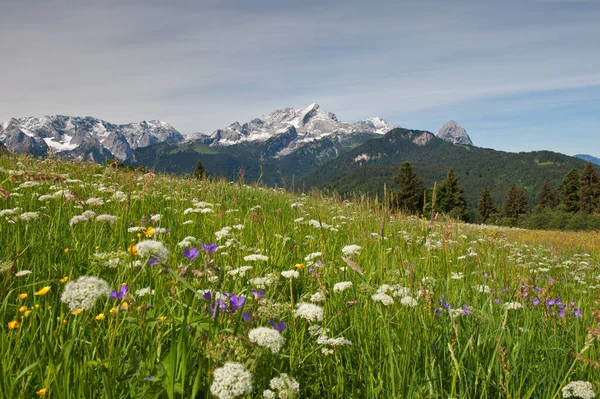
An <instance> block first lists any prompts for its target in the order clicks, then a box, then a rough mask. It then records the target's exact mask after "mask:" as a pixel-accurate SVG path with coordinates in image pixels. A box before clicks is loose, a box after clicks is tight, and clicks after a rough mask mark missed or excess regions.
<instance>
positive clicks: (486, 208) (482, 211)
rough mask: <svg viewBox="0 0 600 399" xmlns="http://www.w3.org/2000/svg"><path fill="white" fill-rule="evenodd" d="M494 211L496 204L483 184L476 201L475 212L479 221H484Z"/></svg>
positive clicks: (486, 186)
mask: <svg viewBox="0 0 600 399" xmlns="http://www.w3.org/2000/svg"><path fill="white" fill-rule="evenodd" d="M496 212H497V210H496V206H495V205H494V201H493V200H492V195H491V194H490V190H489V188H488V185H487V184H484V185H483V191H482V192H481V195H480V196H479V202H477V213H478V214H479V217H480V218H481V221H482V222H485V221H486V220H488V219H489V217H490V216H491V215H492V214H494V213H496Z"/></svg>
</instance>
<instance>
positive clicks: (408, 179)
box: [392, 162, 425, 213]
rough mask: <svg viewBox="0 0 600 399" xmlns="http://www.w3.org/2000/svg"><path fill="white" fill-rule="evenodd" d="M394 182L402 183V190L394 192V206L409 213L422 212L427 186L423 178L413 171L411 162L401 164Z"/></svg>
mask: <svg viewBox="0 0 600 399" xmlns="http://www.w3.org/2000/svg"><path fill="white" fill-rule="evenodd" d="M394 183H396V184H399V185H400V190H399V191H398V192H396V193H394V194H393V202H392V206H393V207H396V208H398V209H400V210H402V211H405V212H409V213H419V212H421V210H422V209H423V199H424V192H425V187H424V185H423V179H421V177H420V176H419V175H417V174H416V173H414V172H413V170H412V166H411V164H410V162H404V163H403V164H402V166H400V169H399V170H398V174H397V175H396V176H395V177H394Z"/></svg>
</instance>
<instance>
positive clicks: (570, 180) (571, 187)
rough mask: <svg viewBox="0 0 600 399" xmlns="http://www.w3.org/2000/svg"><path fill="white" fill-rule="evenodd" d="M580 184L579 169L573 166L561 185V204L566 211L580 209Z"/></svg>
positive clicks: (573, 211) (572, 211)
mask: <svg viewBox="0 0 600 399" xmlns="http://www.w3.org/2000/svg"><path fill="white" fill-rule="evenodd" d="M579 186H580V178H579V171H578V170H577V169H575V168H573V169H571V170H570V171H569V172H567V174H566V175H565V177H564V179H563V181H562V183H561V186H560V193H561V197H562V204H561V206H562V208H564V210H565V211H567V212H571V213H575V212H577V211H579Z"/></svg>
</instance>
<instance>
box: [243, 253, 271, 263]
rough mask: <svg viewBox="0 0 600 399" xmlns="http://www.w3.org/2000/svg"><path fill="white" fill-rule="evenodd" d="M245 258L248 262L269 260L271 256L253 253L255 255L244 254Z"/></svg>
mask: <svg viewBox="0 0 600 399" xmlns="http://www.w3.org/2000/svg"><path fill="white" fill-rule="evenodd" d="M244 260H245V261H246V262H250V261H255V260H264V261H265V262H266V261H268V260H269V257H268V256H265V255H260V254H253V255H246V256H244Z"/></svg>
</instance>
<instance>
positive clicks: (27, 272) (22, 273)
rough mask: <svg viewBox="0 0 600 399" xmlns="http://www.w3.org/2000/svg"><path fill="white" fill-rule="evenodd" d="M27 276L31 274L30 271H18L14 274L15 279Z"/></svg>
mask: <svg viewBox="0 0 600 399" xmlns="http://www.w3.org/2000/svg"><path fill="white" fill-rule="evenodd" d="M28 274H31V270H19V271H18V272H16V273H15V277H23V276H27V275H28Z"/></svg>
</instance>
